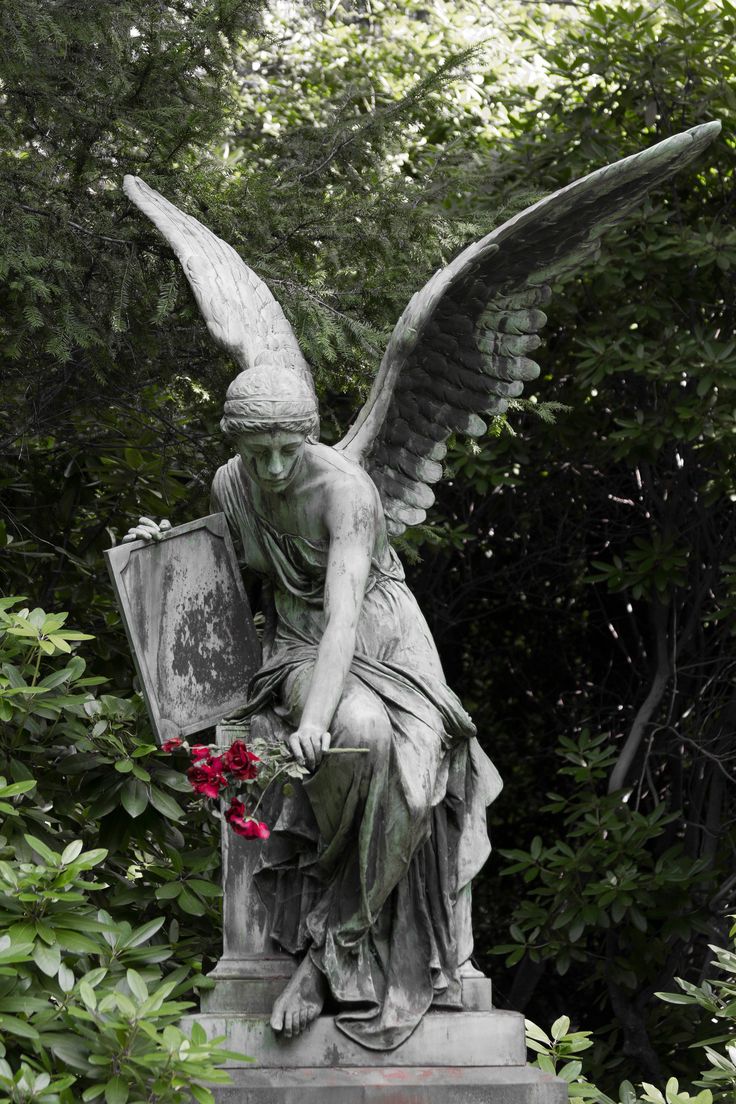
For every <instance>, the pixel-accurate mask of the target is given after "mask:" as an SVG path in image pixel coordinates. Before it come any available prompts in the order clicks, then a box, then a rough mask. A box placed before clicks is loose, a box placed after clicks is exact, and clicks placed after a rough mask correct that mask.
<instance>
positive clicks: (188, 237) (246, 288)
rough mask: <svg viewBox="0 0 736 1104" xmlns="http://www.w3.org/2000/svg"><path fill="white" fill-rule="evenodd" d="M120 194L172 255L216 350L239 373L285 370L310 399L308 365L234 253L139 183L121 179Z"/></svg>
mask: <svg viewBox="0 0 736 1104" xmlns="http://www.w3.org/2000/svg"><path fill="white" fill-rule="evenodd" d="M123 190H124V191H125V194H126V195H127V196H128V198H129V199H130V200H132V202H133V203H135V205H136V207H139V208H140V209H141V211H143V214H144V215H147V216H148V218H149V219H150V220H151V222H153V223H154V225H155V226H156V227H157V228H158V229H159V230H160V231H161V233H162V234H163V236H164V237H165V238H166V240H167V242H168V243H169V245H170V246H171V248H172V249H173V250H174V252H175V253H176V255H177V257H178V258H179V261H180V262H181V266H182V268H183V269H184V274H185V276H186V277H187V279H188V280H189V283H190V284H191V287H192V291H193V292H194V296H195V298H196V300H197V305H198V306H199V309H200V311H201V312H202V315H203V317H204V320H205V322H206V323H207V328H208V330H209V331H210V333H211V334H212V337H213V338H214V339H215V341H216V342H217V344H218V345H221V346H222V347H223V348H224V349H226V350H227V352H228V353H229V354H230V356H231V357H232V358H233V360H235V361H237V363H238V364H239V365H240V366H241V368H244V369H247V368H256V367H257V366H258V365H259V364H264V363H268V364H272V365H273V366H274V367H279V368H290V369H291V370H292V371H293V372H296V373H297V375H299V376H300V377H301V378H302V379H303V380H304V381H305V382H306V383H307V385H308V386H309V388H310V389H311V390H312V392H313V393H314V383H313V382H312V374H311V372H310V371H309V365H308V364H307V362H306V360H305V359H304V357H303V355H302V352H301V349H300V348H299V344H298V342H297V339H296V337H295V336H294V331H293V330H292V328H291V326H290V325H289V322H288V319H287V318H286V315H285V314H284V312H283V311H282V309H281V307H280V306H279V304H278V303H277V302H276V300H275V299H274V297H273V295H272V294H271V292H270V291H269V290H268V288H267V287H266V285H265V283H264V282H263V280H261V278H260V277H259V276H256V274H255V272H253V270H252V269H250V268H248V266H247V265H246V264H244V263H243V261H242V260H241V259H240V257H239V256H238V254H237V253H236V252H235V250H234V249H233V247H232V246H231V245H228V244H227V242H224V241H222V239H221V238H218V237H217V236H216V235H215V234H213V233H212V231H211V230H208V229H207V227H206V226H203V225H202V223H201V222H198V221H197V219H195V218H193V217H192V216H191V215H185V214H184V212H183V211H180V210H179V208H178V207H175V206H174V204H173V203H169V201H168V200H167V199H164V197H163V196H162V195H160V194H159V193H158V192H157V191H155V190H154V189H153V188H149V186H148V185H147V184H146V183H145V181H143V180H141V179H140V177H138V176H126V177H125V179H124V180H123Z"/></svg>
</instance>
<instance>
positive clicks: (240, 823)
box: [161, 736, 309, 840]
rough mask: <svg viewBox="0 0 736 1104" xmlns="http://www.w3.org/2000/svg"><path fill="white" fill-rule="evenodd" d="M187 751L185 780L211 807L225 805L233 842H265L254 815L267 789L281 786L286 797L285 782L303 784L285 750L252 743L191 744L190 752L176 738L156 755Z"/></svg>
mask: <svg viewBox="0 0 736 1104" xmlns="http://www.w3.org/2000/svg"><path fill="white" fill-rule="evenodd" d="M180 749H181V750H182V751H188V752H189V755H190V758H191V765H190V767H189V769H188V770H187V778H188V779H189V783H190V785H191V787H192V789H193V790H194V792H195V793H196V794H199V795H200V796H201V797H203V798H206V799H208V800H210V801H216V802H218V803H219V802H221V801H223V802H224V803H227V802H228V800H229V805H226V808H225V811H224V814H223V815H224V817H225V820H226V821H227V822H228V824H229V825H230V827H231V828H232V830H233V831H234V832H235V833H236V835H238V836H243V837H244V838H245V839H260V840H264V839H268V837H269V835H270V834H271V833H270V829H269V827H268V825H267V824H266V823H265V822H264V821H262V820H259V819H258V816H257V814H258V811H259V809H260V807H261V804H262V802H263V798H264V797H265V794H266V792H267V790H268V789H269V787H270V786H272V785H273V784H274V783H275V782H277V781H279V780H281V782H282V785H283V788H284V792H286V793H288V792H289V787H290V782H289V780H290V779H299V778H303V777H304V775H306V774H308V773H309V772H308V770H307V768H306V767H305V766H302V764H301V763H297V761H296V759H294V757H293V756H292V754H291V752H290V751H289V749H288V748H287V747H285V746H284V745H280V744H274V743H269V742H268V741H266V740H262V739H258V740H253V741H251V743H250V746H248V744H246V743H245V741H244V740H241V739H236V740H233V742H232V743H231V744H230V746H229V747H219V746H217V745H212V744H195V745H194V746H193V747H190V746H189V744H187V743H186V742H185V741H184V740H182V739H180V737H179V736H172V737H171V739H169V740H166V741H164V743H163V744H162V745H161V750H162V751H166V752H173V751H178V750H180Z"/></svg>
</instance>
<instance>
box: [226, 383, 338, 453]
mask: <svg viewBox="0 0 736 1104" xmlns="http://www.w3.org/2000/svg"><path fill="white" fill-rule="evenodd" d="M220 429H221V430H222V431H223V433H225V434H226V435H227V436H228V437H237V436H241V435H243V434H248V433H277V432H279V430H281V431H282V432H286V433H303V434H304V436H305V437H309V436H316V435H317V434H318V433H319V412H318V410H317V401H316V399H315V397H314V394H313V392H312V391H311V390H310V389H309V388H308V387H307V385H306V384H305V383H304V381H303V380H302V379H300V378H299V376H297V374H296V373H295V372H292V371H290V370H288V369H284V368H274V367H259V368H251V369H249V370H248V371H246V372H241V373H240V375H239V376H236V377H235V379H234V380H233V382H232V383H231V384H230V386H229V387H228V389H227V395H226V401H225V413H224V416H223V418H222V421H221V422H220Z"/></svg>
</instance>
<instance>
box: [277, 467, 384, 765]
mask: <svg viewBox="0 0 736 1104" xmlns="http://www.w3.org/2000/svg"><path fill="white" fill-rule="evenodd" d="M326 520H327V527H328V530H329V533H330V550H329V556H328V561H327V577H326V580H325V607H324V608H325V628H324V633H323V635H322V639H321V641H320V644H319V647H318V649H317V659H316V661H315V664H314V669H313V672H312V680H311V683H310V686H309V690H308V692H307V699H306V702H305V704H304V710H303V712H302V719H301V722H300V724H299V728H298V729H297V731H296V732H295V733H294V735H293V736H292V738H291V740H290V744H291V747H292V750H293V752H294V754H295V755H296V757H297V758H298V759H300V760H301V759H303V758H306V760H307V764H308V765H309V766H312V765H313V763H315V762H319V759H320V758H321V753H322V752H323V751H325V750H326V749H327V747H329V737H328V736H327V733H328V730H329V727H330V724H331V723H332V718H333V716H334V714H335V710H336V709H337V706H338V704H339V702H340V698H341V697H342V694H343V690H344V689H345V680H346V678H347V675H348V672H349V670H350V664H351V663H352V660H353V655H354V654H355V642H356V635H357V631H358V619H359V617H360V611H361V608H362V605H363V598H364V596H365V588H366V584H367V582H368V575H369V572H370V567H371V555H372V551H373V545H374V542H375V538H376V529H377V525H378V503H377V501H376V495H375V491H374V490H373V488H372V487H371V486H370V485H369V484H368V481H367V480H366V482H365V483H363V482H362V481H361V482H360V483H358V484H357V485H356V483H355V481H351V483H350V485H349V486H346V487H343V486H342V483H340V484H337V485H335V486H334V487H333V488H331V491H330V496H329V500H328V504H327V519H326Z"/></svg>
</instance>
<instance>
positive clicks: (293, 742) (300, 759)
mask: <svg viewBox="0 0 736 1104" xmlns="http://www.w3.org/2000/svg"><path fill="white" fill-rule="evenodd" d="M287 743H288V745H289V747H290V748H291V754H292V755H293V756H294V758H295V759H296V761H297V763H301V764H302V766H303V765H304V755H303V753H302V745H301V744H300V743H299V741H298V740H297V738H296V736H290V737H289V739H288V741H287Z"/></svg>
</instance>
